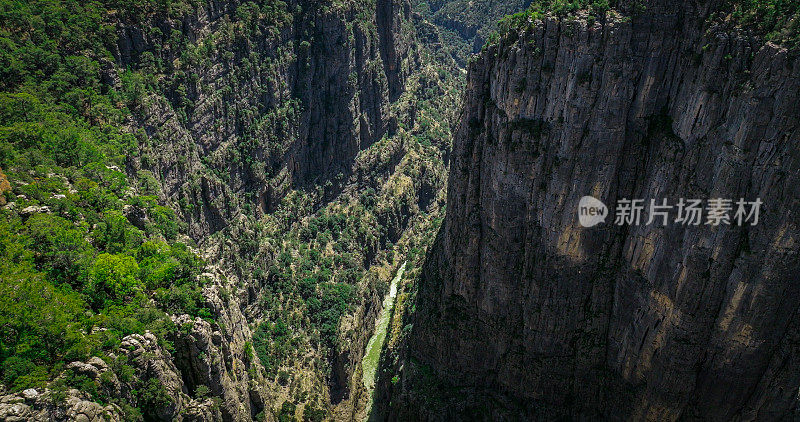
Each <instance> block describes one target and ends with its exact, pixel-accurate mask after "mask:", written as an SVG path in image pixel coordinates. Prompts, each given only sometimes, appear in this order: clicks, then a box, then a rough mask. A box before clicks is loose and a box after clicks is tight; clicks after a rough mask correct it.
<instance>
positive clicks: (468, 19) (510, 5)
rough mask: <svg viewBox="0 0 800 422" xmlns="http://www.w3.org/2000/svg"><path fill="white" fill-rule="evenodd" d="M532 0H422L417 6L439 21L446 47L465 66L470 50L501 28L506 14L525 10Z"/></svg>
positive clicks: (435, 22)
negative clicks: (498, 27)
mask: <svg viewBox="0 0 800 422" xmlns="http://www.w3.org/2000/svg"><path fill="white" fill-rule="evenodd" d="M529 3H530V0H511V1H498V0H420V1H418V2H417V4H416V5H415V10H416V11H417V12H418V13H420V14H421V15H422V16H425V17H426V18H427V19H428V20H429V21H431V22H433V23H434V24H436V25H437V27H438V29H439V37H441V38H442V41H443V43H442V44H443V47H442V48H443V49H446V50H447V51H448V52H449V54H450V55H451V56H452V57H453V58H454V59H455V60H456V61H457V62H458V63H459V65H460V66H462V67H463V66H465V64H466V62H467V58H468V57H469V55H470V54H472V53H476V52H478V49H479V48H480V47H481V45H483V43H484V41H485V40H487V39H488V37H489V35H490V34H491V33H492V32H493V31H495V30H496V29H497V26H496V24H497V22H498V21H499V20H500V19H501V18H502V17H503V16H506V15H509V14H513V13H515V12H518V11H521V10H524V9H525V7H526V6H527V5H528V4H529Z"/></svg>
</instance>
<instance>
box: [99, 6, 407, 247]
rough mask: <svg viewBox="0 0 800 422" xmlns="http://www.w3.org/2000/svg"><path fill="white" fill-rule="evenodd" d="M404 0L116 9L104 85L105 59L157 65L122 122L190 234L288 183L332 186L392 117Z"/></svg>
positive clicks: (280, 192) (271, 205)
mask: <svg viewBox="0 0 800 422" xmlns="http://www.w3.org/2000/svg"><path fill="white" fill-rule="evenodd" d="M404 7H405V9H406V10H405V11H404ZM407 8H408V6H407V5H405V4H404V3H402V2H393V1H390V0H385V1H384V0H382V1H378V2H377V4H362V3H357V2H341V3H333V4H322V3H319V2H316V1H299V2H298V1H290V2H287V3H284V2H274V4H272V3H270V4H266V5H264V6H263V7H262V8H261V9H259V8H258V7H257V6H254V5H252V4H251V3H246V2H244V3H239V2H210V3H208V4H200V5H199V6H198V7H196V8H195V9H194V10H192V11H190V12H189V13H184V14H181V15H179V17H165V16H159V15H155V16H146V17H145V19H142V17H140V16H134V17H132V16H128V15H126V14H123V13H120V16H119V17H118V20H119V21H120V23H119V24H118V36H119V37H118V42H117V49H116V51H115V52H114V56H115V57H114V58H115V61H116V62H117V64H118V65H121V66H120V67H115V66H112V65H110V66H109V67H110V68H109V69H108V70H107V72H108V74H109V76H108V79H109V80H110V81H111V83H112V86H115V87H116V88H118V89H119V88H120V85H121V82H120V76H119V75H118V74H117V73H118V72H117V71H116V70H115V69H120V68H121V69H125V68H126V67H129V68H132V69H133V70H134V71H136V70H142V69H145V70H150V71H153V70H155V71H156V72H157V73H160V74H162V75H163V78H161V79H160V80H159V81H157V82H154V85H155V86H157V87H158V89H155V90H149V91H147V92H146V93H143V94H142V98H140V99H138V107H137V110H135V112H134V116H135V120H136V121H135V122H132V127H133V128H136V129H138V128H142V129H143V130H144V134H143V136H142V137H143V138H144V137H145V136H144V135H146V138H147V142H144V143H143V145H141V149H142V153H143V154H142V155H143V156H147V157H148V158H149V159H147V160H145V161H141V160H134V161H132V162H131V163H130V167H131V170H132V171H134V172H135V171H140V170H147V171H150V172H152V173H153V175H154V176H155V177H156V179H157V180H158V181H160V182H161V184H162V186H163V187H164V192H163V199H164V200H167V201H169V202H171V203H174V204H175V205H176V208H179V209H180V210H181V211H182V214H183V215H182V217H183V219H184V220H185V221H187V222H188V223H189V227H190V233H191V234H192V235H193V236H194V237H199V236H203V235H206V234H209V233H213V232H216V231H218V230H219V229H221V228H222V227H224V226H225V225H226V224H228V223H229V222H230V221H231V220H232V219H233V218H234V217H235V215H236V214H237V213H239V212H241V211H243V210H250V209H251V208H252V212H254V213H256V214H259V215H260V214H263V213H266V212H271V211H273V210H274V209H275V208H276V207H277V205H278V203H279V202H280V200H281V198H282V197H283V196H284V195H285V194H286V192H287V191H288V189H290V188H291V187H293V186H304V185H310V184H312V183H322V182H324V181H327V180H333V181H334V182H336V185H337V186H339V187H341V184H342V183H343V182H344V181H345V176H347V175H348V173H349V171H350V169H351V165H352V162H353V159H354V158H355V156H356V154H357V153H358V152H359V151H361V150H363V149H364V148H366V147H368V146H369V145H371V144H372V143H373V142H375V141H376V140H378V139H380V137H381V136H383V135H384V134H386V133H387V132H391V131H393V130H394V127H395V126H396V123H395V121H394V120H393V119H392V118H391V116H390V115H389V114H390V113H389V96H390V94H392V95H393V96H395V97H396V96H397V95H399V92H400V91H401V90H402V85H403V81H404V80H405V77H406V75H407V73H408V64H407V63H405V61H407V60H413V58H411V59H409V57H408V55H409V54H408V51H409V48H408V42H407V41H408V40H407V38H408V36H410V35H409V34H408V29H407V28H406V30H405V31H404V30H403V28H401V26H402V23H403V22H405V21H406V20H407V19H410V16H409V13H410V12H409V11H408V10H407ZM188 204H193V205H195V206H189V205H188Z"/></svg>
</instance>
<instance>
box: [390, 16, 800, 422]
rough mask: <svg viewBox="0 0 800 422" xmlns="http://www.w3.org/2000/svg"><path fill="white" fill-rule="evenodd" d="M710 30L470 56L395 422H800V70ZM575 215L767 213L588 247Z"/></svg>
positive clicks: (653, 230) (547, 25) (783, 57)
mask: <svg viewBox="0 0 800 422" xmlns="http://www.w3.org/2000/svg"><path fill="white" fill-rule="evenodd" d="M710 12H711V6H709V5H708V4H707V3H704V2H699V3H695V2H666V1H662V2H651V4H648V6H647V9H646V11H644V12H642V13H639V14H636V15H634V16H632V18H631V17H622V16H620V15H616V14H614V13H613V12H612V13H609V14H608V15H607V18H606V19H602V20H594V19H587V18H586V15H580V14H579V15H578V16H577V18H572V19H557V18H553V17H545V18H544V19H542V20H540V21H536V22H532V23H531V24H530V25H528V26H527V28H523V29H520V30H519V31H511V33H509V34H507V35H506V36H505V37H503V38H501V39H500V40H499V42H497V43H495V44H493V45H490V46H488V48H486V49H485V50H484V51H483V52H482V53H481V54H480V55H479V56H477V58H476V60H475V61H474V62H473V63H472V64H471V66H470V68H469V75H468V81H467V85H468V86H467V89H466V94H465V103H464V108H463V113H462V116H461V122H460V124H459V126H458V128H457V129H456V134H455V138H454V151H453V159H452V164H451V168H450V177H449V191H448V200H447V216H446V219H445V222H444V223H443V226H442V229H441V231H440V233H439V236H438V238H437V241H436V244H435V246H434V247H433V250H432V251H431V252H430V253H429V256H428V258H427V262H426V266H425V268H424V269H423V271H422V277H421V285H420V287H419V293H418V299H417V305H416V317H415V318H414V321H413V322H414V325H413V330H412V332H411V335H410V340H409V349H408V351H407V356H406V365H404V366H403V368H401V369H402V371H401V375H402V377H401V381H402V382H400V383H399V384H398V385H399V387H396V388H395V390H394V393H393V394H392V395H391V401H392V406H393V409H394V410H393V412H392V415H393V417H394V418H399V419H404V418H408V417H411V416H412V415H413V416H414V417H424V418H432V419H448V418H453V417H463V416H464V415H471V416H473V417H477V418H480V419H498V418H508V419H516V418H521V417H524V418H530V417H546V418H555V417H558V416H564V417H576V418H586V417H606V418H631V419H635V420H642V419H648V420H677V419H704V420H753V419H760V420H777V419H787V418H790V417H791V415H792V414H793V412H794V409H796V407H797V402H798V397H797V396H798V387H799V386H800V349H798V340H800V314H798V312H797V311H798V303H800V284H798V282H797V274H798V271H800V259H799V258H798V236H800V214H798V212H797V208H798V205H800V148H799V147H798V145H800V144H798V141H800V107H798V104H800V101H799V100H800V98H798V96H799V95H800V60H798V59H797V54H796V52H792V51H788V50H787V49H785V48H783V47H781V46H779V45H775V44H773V43H765V42H763V41H759V40H758V38H756V37H751V36H748V35H747V34H742V33H739V32H736V31H725V30H723V29H722V28H720V27H718V26H715V25H713V24H711V23H708V22H706V20H705V17H707V16H709V14H710ZM584 195H592V196H594V197H596V198H598V199H600V200H602V201H603V202H605V203H606V204H609V205H611V206H612V212H613V204H615V203H616V201H617V200H619V199H622V198H629V199H630V198H641V199H643V200H644V203H645V204H649V201H650V199H655V200H657V201H661V200H662V199H668V200H669V201H670V203H672V204H675V203H677V201H678V199H679V198H681V197H683V198H687V199H688V198H701V199H704V200H705V199H711V198H730V199H733V200H734V201H735V200H738V199H739V198H745V199H746V200H748V201H754V200H756V198H760V199H761V201H763V206H762V208H761V215H760V219H759V222H758V224H757V225H754V226H751V225H749V224H746V225H744V226H737V225H735V224H734V225H725V224H723V225H719V226H711V225H706V224H701V225H698V226H687V225H683V224H676V223H670V224H668V225H666V226H662V225H660V224H650V225H645V224H644V222H645V221H646V214H645V220H644V221H643V222H642V224H640V225H622V226H619V225H615V224H613V215H612V217H611V218H609V219H608V220H607V221H606V224H601V225H598V226H595V227H592V228H583V227H581V226H580V225H579V223H578V219H577V205H578V201H579V199H580V198H581V197H582V196H584ZM674 217H675V215H674V214H673V215H672V218H674ZM432 374H433V375H432ZM431 377H433V378H434V379H435V381H431ZM432 386H438V387H437V388H434V387H432ZM432 391H438V392H439V393H440V394H441V395H442V397H441V401H439V402H437V401H435V400H434V399H435V398H436V397H437V394H434V393H433V392H432ZM443 391H444V392H449V393H442V392H443ZM443 403H444V404H443ZM436 404H438V406H437V405H436Z"/></svg>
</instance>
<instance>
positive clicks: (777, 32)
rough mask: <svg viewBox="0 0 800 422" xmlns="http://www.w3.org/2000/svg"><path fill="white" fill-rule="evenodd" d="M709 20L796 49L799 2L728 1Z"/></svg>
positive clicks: (799, 41)
mask: <svg viewBox="0 0 800 422" xmlns="http://www.w3.org/2000/svg"><path fill="white" fill-rule="evenodd" d="M710 20H711V21H716V22H720V23H722V24H723V25H724V24H728V23H733V24H734V25H736V26H738V27H740V28H744V29H747V30H751V31H753V32H754V33H756V34H758V35H761V36H763V37H764V38H765V39H767V40H770V41H773V42H775V43H778V44H783V45H786V46H787V47H790V48H794V49H797V48H800V2H797V1H796V0H735V1H732V0H728V1H727V2H725V4H724V6H722V8H721V10H720V11H719V12H717V13H714V14H713V15H712V16H711V18H710Z"/></svg>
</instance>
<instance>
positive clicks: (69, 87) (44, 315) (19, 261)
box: [0, 1, 211, 414]
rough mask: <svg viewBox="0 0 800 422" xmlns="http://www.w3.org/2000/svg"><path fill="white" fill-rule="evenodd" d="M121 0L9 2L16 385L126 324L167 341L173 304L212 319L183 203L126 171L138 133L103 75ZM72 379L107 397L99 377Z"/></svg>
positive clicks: (8, 339) (5, 309)
mask: <svg viewBox="0 0 800 422" xmlns="http://www.w3.org/2000/svg"><path fill="white" fill-rule="evenodd" d="M148 5H149V3H148ZM117 6H119V7H121V8H126V7H127V6H130V5H128V4H124V5H123V4H117V3H114V2H108V3H95V2H78V1H56V2H51V1H32V2H13V1H3V2H2V3H1V4H0V44H2V46H3V47H2V49H0V168H2V174H3V175H4V176H3V179H4V180H5V182H6V183H0V186H2V187H3V188H2V189H3V192H0V194H2V204H5V203H8V204H7V205H6V206H5V207H4V208H2V209H0V370H1V371H2V379H3V382H4V383H5V384H6V385H7V386H9V387H10V388H11V389H12V390H21V389H24V388H28V387H43V386H44V385H46V384H47V383H48V382H49V381H50V380H52V379H53V378H54V377H56V376H58V375H59V374H60V373H61V372H62V371H63V367H64V365H65V363H67V362H71V361H74V360H84V359H87V358H88V357H90V356H100V357H107V356H108V354H109V352H112V351H114V350H115V349H116V348H117V347H118V346H119V344H120V340H121V339H122V337H124V336H125V335H128V334H132V333H143V332H144V331H145V330H150V331H152V332H153V333H155V334H156V335H157V336H158V337H159V339H160V340H161V341H162V342H164V345H165V346H166V347H169V344H168V343H167V342H166V338H167V334H168V333H170V332H172V331H173V330H174V329H175V328H174V327H173V324H172V322H171V320H170V319H169V318H168V316H167V313H166V312H170V313H189V314H190V315H193V316H202V317H206V318H210V317H211V313H210V311H209V309H207V307H206V305H205V300H204V299H203V297H202V294H201V285H202V280H201V279H200V278H199V273H200V272H201V270H202V268H203V266H204V264H203V262H202V260H200V259H199V258H198V257H197V256H196V255H195V254H194V253H193V252H192V251H191V250H190V249H189V247H188V246H187V245H186V244H185V243H182V242H180V241H178V240H177V235H178V233H179V231H180V230H181V227H180V224H179V223H178V222H177V218H176V216H175V214H174V213H173V211H172V210H171V209H170V208H167V207H164V206H162V205H161V204H159V202H158V199H157V197H156V196H155V193H156V192H153V191H152V190H153V187H152V186H147V185H146V182H147V180H146V179H143V180H141V181H140V182H139V183H137V181H132V180H130V179H128V177H127V176H126V174H125V173H124V172H123V171H122V170H121V169H122V168H124V167H125V165H126V159H125V156H126V154H132V153H135V151H136V150H137V144H138V140H137V139H136V137H135V136H133V135H132V134H130V133H128V132H126V131H124V130H122V129H120V128H121V127H122V126H123V124H124V121H125V119H126V118H127V116H128V115H129V114H130V111H129V109H128V106H127V104H128V103H127V98H126V92H125V91H123V92H117V91H115V90H114V89H109V88H108V87H107V86H106V85H103V84H102V83H101V81H100V78H101V72H100V69H101V68H102V67H103V64H102V63H103V61H104V60H108V59H109V57H111V54H110V53H109V51H110V50H109V49H110V48H112V47H113V46H114V43H115V40H116V35H115V34H116V32H115V29H114V27H113V26H112V25H109V24H108V23H107V22H106V21H105V19H106V16H107V14H108V13H109V11H108V9H106V7H109V8H111V7H117ZM123 6H124V7H123ZM149 6H153V5H149ZM149 6H148V7H149ZM133 9H136V8H133ZM126 88H129V87H126ZM156 188H157V187H156ZM140 193H141V194H140ZM2 204H0V205H2ZM130 215H141V216H142V218H133V217H129V216H130ZM154 304H155V305H154ZM109 359H110V358H109ZM126 368H127V369H126ZM128 369H130V367H129V366H127V365H121V366H120V367H119V368H116V369H115V372H116V373H117V375H118V376H122V374H123V372H125V371H127V370H128ZM64 380H66V381H64ZM64 380H62V381H59V382H61V383H66V384H65V385H69V386H73V387H78V388H80V389H82V390H84V391H88V392H90V393H91V394H92V395H93V396H96V397H97V399H98V400H106V399H104V398H103V395H102V394H101V392H96V391H95V390H96V387H95V386H94V382H91V381H89V382H87V380H84V379H80V377H75V376H67V377H66V378H65V379H64ZM90 384H92V385H90ZM139 392H140V393H141V397H140V400H139V402H140V404H142V405H144V406H150V405H160V404H163V400H164V397H166V395H165V394H164V391H163V387H162V386H161V385H160V384H158V385H156V384H154V383H153V382H148V383H147V384H143V385H142V386H141V388H140V389H139ZM129 408H130V409H129V410H130V413H132V414H136V413H137V412H138V411H137V410H136V409H135V408H133V407H130V406H129Z"/></svg>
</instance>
